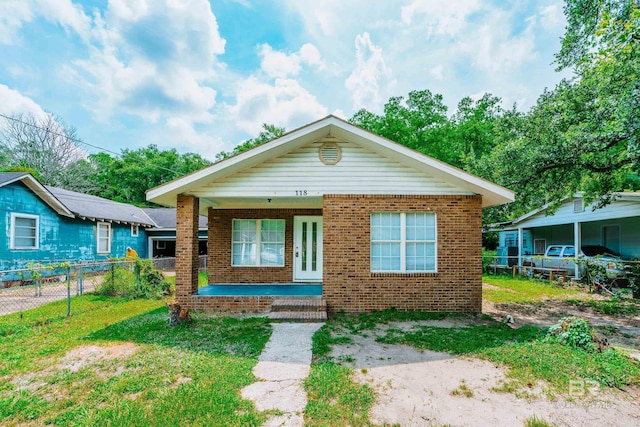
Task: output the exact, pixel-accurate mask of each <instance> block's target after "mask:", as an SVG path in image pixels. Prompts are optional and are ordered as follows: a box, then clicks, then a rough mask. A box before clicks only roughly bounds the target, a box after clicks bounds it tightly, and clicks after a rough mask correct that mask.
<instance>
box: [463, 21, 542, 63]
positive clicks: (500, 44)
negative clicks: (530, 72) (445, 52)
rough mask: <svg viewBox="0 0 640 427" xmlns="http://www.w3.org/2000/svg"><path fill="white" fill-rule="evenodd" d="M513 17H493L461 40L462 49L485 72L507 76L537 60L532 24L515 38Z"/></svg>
mask: <svg viewBox="0 0 640 427" xmlns="http://www.w3.org/2000/svg"><path fill="white" fill-rule="evenodd" d="M510 21H511V17H510V16H509V15H508V14H507V13H504V12H498V11H496V12H494V13H492V14H491V15H490V16H489V17H488V18H487V20H486V21H485V23H484V24H483V25H481V26H479V27H476V28H474V29H473V30H472V31H469V32H468V33H467V34H466V35H465V37H464V38H462V39H461V40H460V49H461V51H462V52H465V53H467V54H468V55H469V57H471V58H472V59H473V64H474V65H475V66H476V67H478V68H480V69H481V70H483V71H486V72H490V73H496V72H500V73H503V74H507V73H509V72H512V70H513V69H515V68H517V67H519V66H521V65H523V64H525V63H526V62H529V61H533V60H534V59H536V57H537V52H536V45H535V33H534V32H533V31H532V28H533V25H532V22H530V23H529V25H528V26H527V28H525V30H524V31H522V32H521V33H520V34H517V35H512V34H511V33H510V30H509V26H508V25H504V23H505V22H510Z"/></svg>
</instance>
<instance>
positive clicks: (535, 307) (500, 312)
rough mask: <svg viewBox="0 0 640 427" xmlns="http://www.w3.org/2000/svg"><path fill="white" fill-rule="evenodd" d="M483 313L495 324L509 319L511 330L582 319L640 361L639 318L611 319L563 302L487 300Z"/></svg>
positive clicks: (608, 316) (483, 305)
mask: <svg viewBox="0 0 640 427" xmlns="http://www.w3.org/2000/svg"><path fill="white" fill-rule="evenodd" d="M482 312H483V313H485V314H488V315H490V316H491V317H493V318H494V319H496V320H498V321H502V320H504V319H505V318H506V317H507V316H512V317H513V320H514V323H513V325H512V326H513V327H516V328H518V327H520V326H523V325H533V326H539V327H548V326H551V325H553V324H554V323H557V322H558V321H559V320H560V319H562V318H563V317H566V316H578V317H583V318H585V319H587V320H588V321H589V323H590V324H591V325H592V326H593V327H594V328H596V329H598V330H599V331H600V332H601V333H602V334H604V335H605V336H606V337H607V339H608V340H609V342H610V343H611V344H612V345H614V346H616V347H619V348H622V349H624V350H625V351H627V352H629V354H630V355H631V356H633V357H635V358H637V359H640V317H638V316H620V317H616V316H610V315H606V314H603V313H599V312H597V311H595V310H594V309H593V308H591V307H588V306H576V305H574V304H570V303H568V302H566V301H559V300H548V301H544V302H542V303H536V304H495V303H492V302H489V301H487V300H483V302H482Z"/></svg>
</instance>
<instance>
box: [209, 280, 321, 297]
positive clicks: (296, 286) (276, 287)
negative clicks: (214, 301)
mask: <svg viewBox="0 0 640 427" xmlns="http://www.w3.org/2000/svg"><path fill="white" fill-rule="evenodd" d="M198 296H229V297H235V296H275V297H285V296H292V297H300V296H304V297H321V296H322V283H251V284H238V283H214V284H211V285H207V286H203V287H201V288H200V289H198Z"/></svg>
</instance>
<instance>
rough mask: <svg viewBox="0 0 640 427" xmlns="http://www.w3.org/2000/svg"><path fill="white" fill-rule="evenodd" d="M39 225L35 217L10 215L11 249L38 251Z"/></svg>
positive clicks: (18, 214) (38, 219) (17, 214)
mask: <svg viewBox="0 0 640 427" xmlns="http://www.w3.org/2000/svg"><path fill="white" fill-rule="evenodd" d="M39 223H40V217H38V216H37V215H29V214H20V213H12V214H11V231H10V234H11V249H38V247H39V237H40V232H39V228H40V227H39Z"/></svg>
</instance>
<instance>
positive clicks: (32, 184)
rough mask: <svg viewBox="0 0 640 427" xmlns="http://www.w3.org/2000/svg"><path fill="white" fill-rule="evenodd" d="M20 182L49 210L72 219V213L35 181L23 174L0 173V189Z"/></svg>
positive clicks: (28, 175)
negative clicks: (47, 206)
mask: <svg viewBox="0 0 640 427" xmlns="http://www.w3.org/2000/svg"><path fill="white" fill-rule="evenodd" d="M18 181H19V182H22V184H24V185H26V186H27V188H29V189H30V190H31V191H33V192H34V193H35V194H36V195H37V196H38V197H40V199H42V200H43V201H44V202H45V203H46V204H47V205H49V207H50V208H51V209H53V210H54V211H56V212H57V213H58V214H59V215H63V216H67V217H70V218H73V216H74V215H73V213H72V212H71V211H70V210H69V209H68V208H67V207H66V206H65V205H64V204H63V203H62V202H61V201H60V200H59V199H58V198H57V197H56V195H54V194H53V193H52V192H51V191H49V190H48V189H47V188H46V187H45V186H44V185H42V184H40V182H38V180H37V179H35V178H34V177H33V176H31V175H30V174H28V173H25V172H0V187H4V186H5V185H9V184H12V183H14V182H18Z"/></svg>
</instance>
